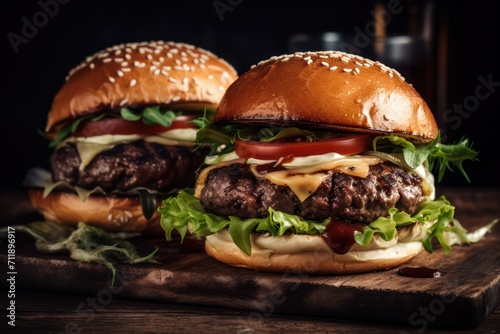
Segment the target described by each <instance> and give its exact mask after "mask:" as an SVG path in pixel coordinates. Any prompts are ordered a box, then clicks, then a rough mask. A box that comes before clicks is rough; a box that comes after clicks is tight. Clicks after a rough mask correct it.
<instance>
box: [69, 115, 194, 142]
mask: <svg viewBox="0 0 500 334" xmlns="http://www.w3.org/2000/svg"><path fill="white" fill-rule="evenodd" d="M196 118H197V116H194V115H182V116H178V117H176V118H175V119H174V120H173V121H172V124H171V125H170V126H169V127H164V126H162V125H160V124H154V125H146V124H144V123H143V122H142V121H126V120H124V119H123V118H105V119H102V120H100V121H96V122H86V123H84V124H82V125H81V126H80V127H79V128H78V130H77V131H76V132H75V133H74V134H73V136H75V137H94V136H102V135H107V134H112V135H133V134H155V133H161V132H165V131H169V130H174V129H196V126H194V125H193V124H186V122H189V121H192V120H194V119H196Z"/></svg>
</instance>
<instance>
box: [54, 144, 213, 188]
mask: <svg viewBox="0 0 500 334" xmlns="http://www.w3.org/2000/svg"><path fill="white" fill-rule="evenodd" d="M206 153H207V152H204V150H193V149H192V148H189V147H185V146H165V145H161V144H157V143H150V142H146V141H143V140H138V141H134V142H130V143H125V144H120V145H116V146H115V147H113V148H112V149H110V150H106V151H103V152H101V153H100V154H99V155H97V156H96V157H95V158H94V159H93V160H92V161H91V162H90V163H89V164H88V165H87V166H86V167H85V169H84V170H79V166H80V162H81V159H80V155H79V154H78V150H77V148H76V145H74V144H72V143H69V144H67V145H64V146H62V147H60V148H58V149H57V150H56V151H54V152H53V154H52V156H51V159H50V163H51V174H52V180H53V181H54V182H58V181H63V182H67V183H69V184H72V185H77V186H80V187H83V188H86V189H93V188H95V187H101V188H102V189H104V190H105V191H112V190H115V189H117V190H122V191H127V190H130V189H133V188H137V187H145V188H148V189H155V190H158V191H164V192H167V191H170V190H172V189H177V188H184V187H191V186H193V184H194V180H195V178H194V172H195V170H196V169H197V168H198V167H199V166H200V164H201V163H202V162H203V159H204V158H205V155H206Z"/></svg>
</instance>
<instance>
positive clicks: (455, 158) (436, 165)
mask: <svg viewBox="0 0 500 334" xmlns="http://www.w3.org/2000/svg"><path fill="white" fill-rule="evenodd" d="M439 140H440V135H439V134H438V136H437V137H436V138H435V139H434V140H433V141H432V142H431V143H429V144H419V145H414V144H412V143H411V142H409V141H408V140H406V139H404V138H402V137H399V136H396V135H394V134H391V135H389V136H378V137H375V138H374V140H373V147H374V150H375V151H377V150H380V151H382V152H388V153H398V152H400V151H402V153H403V157H404V159H405V162H406V163H407V164H408V166H410V167H411V168H417V167H418V166H420V165H421V164H423V163H424V162H425V161H426V160H427V161H428V163H429V170H430V171H433V170H434V169H437V170H438V182H439V181H441V180H442V178H443V176H444V173H445V171H446V170H450V171H453V166H455V167H457V168H458V170H459V171H460V172H461V173H462V175H463V176H464V177H465V179H466V180H467V181H468V182H470V180H469V177H468V176H467V174H466V173H465V170H464V168H463V166H462V163H463V162H464V161H466V160H472V161H475V160H477V158H476V156H477V154H478V152H476V151H474V150H473V149H472V147H471V146H472V145H470V144H469V141H468V140H467V139H462V140H461V141H460V142H458V143H456V144H451V145H446V144H442V143H440V142H439ZM387 141H388V142H390V143H391V144H392V145H388V144H387ZM377 146H378V147H377Z"/></svg>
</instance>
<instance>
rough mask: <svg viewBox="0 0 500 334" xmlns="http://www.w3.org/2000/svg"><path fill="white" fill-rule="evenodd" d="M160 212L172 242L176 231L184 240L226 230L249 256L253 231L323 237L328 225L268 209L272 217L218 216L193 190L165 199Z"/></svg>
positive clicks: (166, 234) (188, 189)
mask: <svg viewBox="0 0 500 334" xmlns="http://www.w3.org/2000/svg"><path fill="white" fill-rule="evenodd" d="M158 211H159V212H160V214H161V219H160V224H161V227H162V228H163V229H164V230H165V236H166V238H167V240H172V236H171V235H172V231H173V230H177V231H178V232H179V234H180V235H181V239H182V240H183V239H184V237H185V235H186V233H187V232H188V231H189V232H190V233H191V234H193V235H196V236H201V237H203V236H207V235H210V234H214V233H217V232H218V231H220V230H222V229H223V228H226V227H227V228H229V233H230V235H231V237H232V238H233V241H234V243H235V244H236V245H237V246H238V247H239V248H240V249H241V250H242V251H243V252H244V253H245V254H247V255H250V254H251V252H252V250H251V242H250V235H251V232H252V231H254V230H256V231H259V232H268V233H271V234H272V235H273V236H282V235H283V234H285V232H292V233H296V234H320V233H322V232H323V231H324V230H325V229H326V225H327V224H328V222H329V221H328V220H325V221H323V222H316V221H312V220H304V219H303V218H300V217H299V216H295V215H290V214H286V213H283V212H280V211H275V210H273V209H269V215H268V216H267V217H265V218H250V219H240V218H238V217H234V216H231V217H223V216H218V215H215V214H213V213H209V212H206V211H205V210H204V209H203V207H202V206H201V203H200V201H199V200H198V199H197V198H195V197H194V196H193V190H192V189H190V188H186V189H183V190H180V191H179V193H178V195H177V196H172V197H169V198H167V199H166V200H164V201H163V203H162V205H161V206H160V207H159V208H158Z"/></svg>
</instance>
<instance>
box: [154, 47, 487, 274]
mask: <svg viewBox="0 0 500 334" xmlns="http://www.w3.org/2000/svg"><path fill="white" fill-rule="evenodd" d="M201 123H202V126H201V128H200V130H198V133H197V141H198V142H204V143H211V144H212V151H211V152H210V153H209V155H208V156H207V158H206V159H205V163H204V165H203V166H202V167H201V168H200V169H199V170H198V171H197V181H196V186H195V187H194V189H184V190H182V191H180V192H179V193H178V195H176V196H172V197H170V198H168V199H166V200H165V201H164V202H163V205H162V206H161V207H160V209H159V211H160V212H161V215H162V217H161V225H162V227H163V229H164V230H165V231H166V236H167V239H168V238H169V237H170V235H171V233H172V231H179V232H180V233H181V234H182V235H186V234H187V233H190V234H194V235H198V236H202V237H205V250H206V252H207V253H208V255H210V256H212V257H213V258H215V259H216V260H218V261H220V262H223V263H226V264H229V265H232V266H236V267H243V268H251V269H255V270H262V271H275V272H283V271H295V272H301V273H314V274H345V273H359V272H368V271H376V270H383V269H389V268H392V267H395V266H398V265H400V264H402V263H405V262H407V261H409V260H410V259H411V258H413V257H414V256H416V255H417V254H419V253H420V252H421V251H423V250H424V249H425V250H427V251H428V252H432V251H433V244H435V242H434V241H435V240H437V241H438V242H439V243H440V245H441V246H442V248H443V249H444V250H445V252H448V251H449V250H450V246H451V245H450V244H451V242H450V243H449V242H448V240H450V238H448V235H449V234H453V233H454V234H456V235H457V236H458V237H459V240H461V241H467V240H466V239H467V237H466V231H465V230H464V229H463V228H462V227H461V226H460V224H459V222H458V221H456V220H455V219H454V218H453V215H454V207H453V205H452V204H451V203H450V202H449V201H448V200H447V199H446V198H445V197H443V196H437V195H436V191H435V182H434V174H433V173H434V172H436V173H437V177H438V181H439V180H440V179H441V178H442V177H443V174H444V172H445V171H446V170H453V169H454V167H455V168H458V169H459V170H460V172H462V173H463V175H464V176H465V177H466V178H467V174H466V173H465V171H464V169H463V162H464V161H466V160H475V159H476V155H477V152H475V151H474V150H473V149H472V148H471V145H470V143H469V141H468V140H467V139H463V140H461V141H460V142H458V143H455V144H451V145H446V144H443V143H441V142H440V135H439V129H438V126H437V124H436V121H435V118H434V116H433V113H432V112H431V110H430V109H429V107H428V105H427V104H426V102H425V101H424V99H423V98H422V97H421V96H420V95H419V93H418V92H417V91H416V90H415V89H414V87H413V86H412V85H411V84H409V83H408V82H406V81H405V79H404V77H403V76H402V75H401V74H400V73H399V72H398V71H397V70H395V69H393V68H389V67H387V66H385V65H384V64H382V63H380V62H378V61H372V60H370V59H367V58H364V57H361V56H358V55H353V54H348V53H343V52H337V51H320V52H297V53H294V54H287V55H281V56H277V57H272V58H270V59H267V60H264V61H261V62H259V63H258V64H257V65H254V66H252V67H251V68H250V69H249V70H248V71H247V72H246V73H244V74H243V75H241V76H240V77H239V78H238V79H237V80H236V81H235V82H234V83H232V84H231V85H230V86H229V88H228V89H227V91H226V92H225V94H224V96H223V97H222V99H221V102H220V104H219V106H218V108H217V110H216V112H215V114H214V115H213V117H212V118H208V117H205V118H204V119H203V120H202V121H201Z"/></svg>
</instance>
